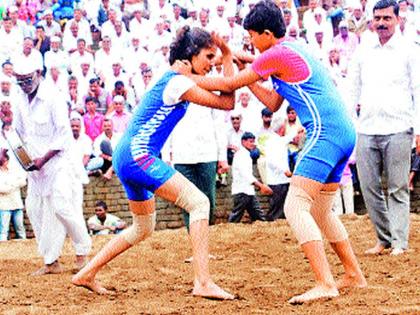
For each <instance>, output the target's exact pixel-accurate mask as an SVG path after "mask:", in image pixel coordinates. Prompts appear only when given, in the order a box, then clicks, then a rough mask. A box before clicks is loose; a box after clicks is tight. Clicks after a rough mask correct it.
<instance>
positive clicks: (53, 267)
mask: <svg viewBox="0 0 420 315" xmlns="http://www.w3.org/2000/svg"><path fill="white" fill-rule="evenodd" d="M62 272H63V269H62V268H61V265H60V263H59V262H58V261H55V262H53V263H52V264H47V265H44V266H42V267H41V268H39V269H38V270H37V271H35V272H33V273H32V276H43V275H49V274H58V273H62Z"/></svg>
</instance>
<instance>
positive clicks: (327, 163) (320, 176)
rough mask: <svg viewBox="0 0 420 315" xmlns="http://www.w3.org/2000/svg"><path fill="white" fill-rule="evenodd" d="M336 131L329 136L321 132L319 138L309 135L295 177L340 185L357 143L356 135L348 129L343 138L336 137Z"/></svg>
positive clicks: (297, 164) (300, 154) (330, 132)
mask: <svg viewBox="0 0 420 315" xmlns="http://www.w3.org/2000/svg"><path fill="white" fill-rule="evenodd" d="M334 132H335V133H336V130H330V131H329V135H328V137H326V136H325V135H326V134H328V132H326V131H325V130H323V131H321V133H320V136H319V137H311V136H312V135H311V134H308V137H307V140H306V143H305V146H304V147H303V149H302V151H301V152H300V153H299V157H298V160H297V163H296V167H295V171H294V175H299V176H302V177H306V178H309V179H313V180H315V181H317V182H320V183H323V184H327V183H339V182H340V180H341V176H342V175H343V171H344V168H345V166H346V164H347V161H348V159H349V157H350V155H351V154H352V152H353V149H354V145H355V143H356V133H355V132H354V130H352V129H348V130H347V132H346V133H342V136H341V137H334V136H332V135H334Z"/></svg>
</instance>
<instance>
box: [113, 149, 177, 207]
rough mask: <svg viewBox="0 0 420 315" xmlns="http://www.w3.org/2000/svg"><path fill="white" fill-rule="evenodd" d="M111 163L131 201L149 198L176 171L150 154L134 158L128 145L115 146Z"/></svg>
mask: <svg viewBox="0 0 420 315" xmlns="http://www.w3.org/2000/svg"><path fill="white" fill-rule="evenodd" d="M120 144H121V143H120ZM124 147H125V149H124ZM112 165H113V167H114V171H115V173H116V174H117V176H118V177H119V179H120V181H121V183H122V185H123V186H124V189H125V191H126V193H127V198H128V199H129V200H132V201H144V200H149V199H150V198H152V197H153V193H154V192H155V191H156V189H158V188H159V187H160V186H162V185H163V184H164V183H165V182H166V181H167V180H168V179H169V178H171V177H172V176H173V175H174V174H175V173H176V171H175V169H173V168H172V167H170V166H169V165H168V164H166V163H165V162H163V161H162V160H161V159H159V158H158V157H156V156H154V155H151V154H145V155H142V156H141V157H140V158H138V159H137V160H134V159H133V157H132V155H131V152H130V147H129V146H124V145H121V146H118V147H117V148H116V150H115V152H114V153H113V155H112Z"/></svg>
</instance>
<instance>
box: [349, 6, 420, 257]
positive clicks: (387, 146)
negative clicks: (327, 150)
mask: <svg viewBox="0 0 420 315" xmlns="http://www.w3.org/2000/svg"><path fill="white" fill-rule="evenodd" d="M373 15H374V18H373V22H372V23H373V27H374V29H375V30H376V32H377V34H378V37H377V39H376V41H375V42H373V43H366V44H363V43H362V44H361V46H359V48H358V49H357V50H356V53H355V55H354V59H353V61H354V63H352V65H351V66H350V69H349V70H350V73H349V80H350V81H349V83H350V84H349V86H350V87H351V96H352V104H354V105H356V104H360V116H359V119H358V142H357V148H356V154H357V159H356V160H357V169H358V174H359V177H360V184H361V189H362V193H363V197H364V200H365V203H366V206H367V209H368V211H369V215H370V218H371V220H372V223H373V225H374V227H375V230H376V234H377V244H376V245H375V246H374V247H373V248H371V249H368V250H367V251H366V253H367V254H379V253H381V252H383V251H384V250H385V249H386V248H392V251H391V254H392V255H400V254H402V253H404V252H405V250H406V249H407V248H408V232H409V221H410V219H409V211H410V203H409V190H408V174H409V172H410V152H411V144H412V141H413V128H414V134H415V135H416V146H417V153H418V154H420V64H419V63H420V60H419V58H418V56H419V55H420V53H419V49H418V47H417V48H416V47H415V45H414V44H413V43H410V42H408V41H407V40H405V39H404V38H403V37H402V36H401V35H400V33H399V32H396V27H397V26H398V21H399V17H398V4H397V3H396V2H395V1H394V0H380V1H379V2H377V3H376V5H375V7H374V9H373ZM382 172H385V173H386V174H387V187H388V200H387V202H386V200H385V197H384V192H383V190H382V185H381V176H382Z"/></svg>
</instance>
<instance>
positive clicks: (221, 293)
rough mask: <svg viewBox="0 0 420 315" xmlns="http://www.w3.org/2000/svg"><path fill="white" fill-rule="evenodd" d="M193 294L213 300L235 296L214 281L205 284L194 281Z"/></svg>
mask: <svg viewBox="0 0 420 315" xmlns="http://www.w3.org/2000/svg"><path fill="white" fill-rule="evenodd" d="M192 293H193V295H194V296H200V297H203V298H208V299H215V300H233V299H235V296H234V295H232V294H230V293H228V292H226V291H225V290H223V289H222V288H220V287H219V286H218V285H216V284H215V283H214V282H211V281H209V283H207V284H201V283H199V282H198V281H194V289H193V292H192Z"/></svg>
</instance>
